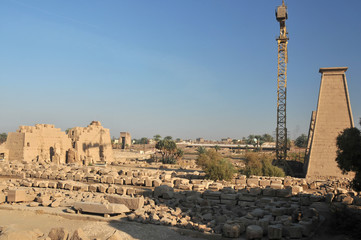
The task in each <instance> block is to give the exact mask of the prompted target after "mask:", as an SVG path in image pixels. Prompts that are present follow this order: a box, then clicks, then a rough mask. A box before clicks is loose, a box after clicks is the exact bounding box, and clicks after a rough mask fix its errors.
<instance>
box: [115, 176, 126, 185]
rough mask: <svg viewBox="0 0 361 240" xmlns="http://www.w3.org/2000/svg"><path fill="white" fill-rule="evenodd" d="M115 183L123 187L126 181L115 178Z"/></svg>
mask: <svg viewBox="0 0 361 240" xmlns="http://www.w3.org/2000/svg"><path fill="white" fill-rule="evenodd" d="M114 183H115V184H119V185H123V184H124V179H123V178H115V179H114Z"/></svg>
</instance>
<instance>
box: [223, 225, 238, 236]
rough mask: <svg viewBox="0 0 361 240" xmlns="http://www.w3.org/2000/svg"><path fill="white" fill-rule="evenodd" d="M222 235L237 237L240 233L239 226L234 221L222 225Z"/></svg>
mask: <svg viewBox="0 0 361 240" xmlns="http://www.w3.org/2000/svg"><path fill="white" fill-rule="evenodd" d="M222 234H223V236H225V237H229V238H237V237H239V236H240V235H241V227H240V226H239V225H238V224H236V223H233V224H232V223H226V224H224V225H223V231H222Z"/></svg>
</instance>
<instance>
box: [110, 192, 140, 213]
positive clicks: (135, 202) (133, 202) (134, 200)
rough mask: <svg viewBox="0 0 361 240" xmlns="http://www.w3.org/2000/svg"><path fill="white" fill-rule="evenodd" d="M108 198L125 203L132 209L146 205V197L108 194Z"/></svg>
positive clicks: (114, 201)
mask: <svg viewBox="0 0 361 240" xmlns="http://www.w3.org/2000/svg"><path fill="white" fill-rule="evenodd" d="M106 199H107V200H108V201H109V202H110V203H118V204H124V205H125V206H127V207H128V208H129V209H131V210H137V209H140V208H142V207H143V206H144V197H143V196H141V197H129V196H118V195H108V196H107V197H106Z"/></svg>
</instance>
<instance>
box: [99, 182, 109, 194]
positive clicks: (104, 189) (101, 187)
mask: <svg viewBox="0 0 361 240" xmlns="http://www.w3.org/2000/svg"><path fill="white" fill-rule="evenodd" d="M107 188H108V187H107V186H105V185H103V184H99V185H98V187H97V191H98V192H100V193H105V192H106V191H107Z"/></svg>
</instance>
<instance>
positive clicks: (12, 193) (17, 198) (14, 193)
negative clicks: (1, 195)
mask: <svg viewBox="0 0 361 240" xmlns="http://www.w3.org/2000/svg"><path fill="white" fill-rule="evenodd" d="M26 200H27V198H26V193H25V190H9V191H8V197H7V201H8V202H25V201H26Z"/></svg>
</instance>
